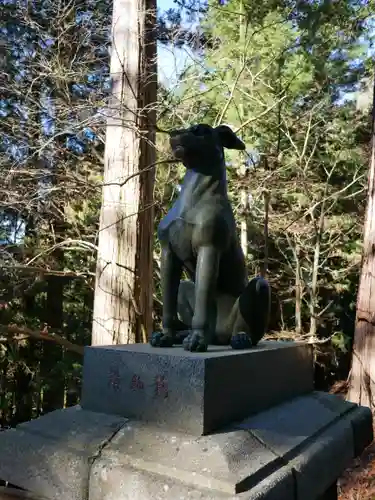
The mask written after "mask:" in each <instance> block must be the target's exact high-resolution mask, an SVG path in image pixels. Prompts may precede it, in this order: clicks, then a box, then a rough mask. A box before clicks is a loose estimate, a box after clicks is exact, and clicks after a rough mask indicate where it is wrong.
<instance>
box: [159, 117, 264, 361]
mask: <svg viewBox="0 0 375 500" xmlns="http://www.w3.org/2000/svg"><path fill="white" fill-rule="evenodd" d="M170 145H171V148H172V152H173V155H174V157H175V158H176V159H177V160H179V161H181V162H182V163H183V164H184V166H185V167H186V174H185V177H184V181H183V185H182V189H181V192H180V194H179V196H178V198H177V200H176V202H175V203H174V205H173V206H172V208H171V210H170V211H169V212H168V213H167V215H166V216H165V217H164V219H162V221H161V222H160V225H159V227H158V237H159V240H160V243H161V247H162V254H161V288H162V299H163V319H162V321H163V332H162V333H154V334H153V335H152V337H151V340H150V342H151V345H153V346H155V347H158V346H161V347H167V346H172V345H173V344H174V343H178V340H179V332H180V330H182V329H185V330H189V331H188V334H187V336H186V337H185V338H184V340H183V346H184V349H186V350H189V351H198V352H204V351H206V350H207V346H208V344H212V343H214V344H231V346H232V347H233V349H246V348H249V347H251V346H255V345H256V344H257V343H258V342H259V340H260V339H261V338H262V337H263V335H264V333H265V331H266V329H267V324H268V318H269V308H270V288H269V285H268V283H267V281H266V280H264V279H263V278H261V277H256V278H254V279H252V280H251V281H250V282H248V281H247V274H246V265H245V259H244V255H243V252H242V250H241V246H240V244H239V240H238V236H237V232H236V224H235V220H234V215H233V210H232V207H231V205H230V202H229V199H228V194H227V182H226V170H225V159H224V148H228V149H237V150H244V149H245V145H244V143H243V142H242V141H241V140H240V139H239V138H238V137H237V136H236V135H235V134H234V132H233V131H232V130H231V129H230V128H229V127H227V126H225V125H221V126H219V127H216V128H212V127H211V126H209V125H195V126H192V127H190V128H188V129H186V130H175V131H173V132H171V133H170ZM183 269H185V271H186V272H187V274H188V276H189V277H190V279H191V281H180V280H181V275H182V271H183ZM180 341H181V332H180Z"/></svg>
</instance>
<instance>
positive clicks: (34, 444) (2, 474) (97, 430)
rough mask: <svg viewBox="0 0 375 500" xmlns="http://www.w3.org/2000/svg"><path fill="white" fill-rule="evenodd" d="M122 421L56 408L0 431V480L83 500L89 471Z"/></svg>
mask: <svg viewBox="0 0 375 500" xmlns="http://www.w3.org/2000/svg"><path fill="white" fill-rule="evenodd" d="M125 421H126V419H124V418H120V417H118V416H114V415H105V414H97V413H93V412H90V411H83V410H82V409H81V408H80V407H79V406H76V407H73V408H69V409H66V410H58V411H55V412H52V413H49V414H48V415H45V416H43V417H40V418H38V419H36V420H33V421H31V422H27V423H25V424H22V425H20V426H18V427H17V428H16V429H12V430H7V431H3V432H1V433H0V478H1V479H2V480H4V481H9V482H10V483H12V484H15V485H17V486H19V487H22V488H25V489H26V490H29V491H31V492H33V493H35V494H37V495H40V496H44V497H46V498H49V499H54V500H86V499H87V490H88V482H89V475H90V467H91V464H92V463H93V461H94V459H95V457H96V456H97V455H98V454H99V453H100V451H101V449H102V448H103V446H105V444H106V443H107V442H108V440H110V439H111V438H112V436H113V434H115V433H116V431H117V430H119V429H120V428H121V426H122V425H123V424H124V423H125Z"/></svg>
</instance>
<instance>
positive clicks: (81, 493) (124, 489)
mask: <svg viewBox="0 0 375 500" xmlns="http://www.w3.org/2000/svg"><path fill="white" fill-rule="evenodd" d="M371 440H372V417H371V412H370V410H369V409H365V408H359V407H358V406H357V405H354V404H351V403H346V402H344V401H342V400H340V399H339V398H338V397H336V396H332V395H328V394H324V393H318V392H313V393H311V394H309V395H306V396H301V397H298V398H295V399H294V400H292V401H288V402H286V403H284V404H282V405H279V406H277V407H274V408H272V409H270V410H267V411H264V412H262V413H261V414H258V415H254V416H252V417H249V418H247V419H245V420H243V421H242V422H239V423H237V424H234V425H233V424H232V425H231V426H229V427H228V426H227V427H226V428H225V429H222V430H221V431H218V432H216V433H215V434H212V435H209V436H200V437H196V436H194V435H191V434H190V435H189V434H187V433H183V432H178V431H171V430H166V429H163V428H161V427H160V426H156V425H155V424H154V425H150V424H147V423H145V422H142V421H135V420H128V419H124V418H121V417H116V416H111V415H106V414H99V413H94V412H90V411H85V410H82V409H81V408H80V407H74V408H70V409H67V410H60V411H56V412H53V413H50V414H48V415H46V416H44V417H41V418H39V419H37V420H34V421H32V422H28V423H26V424H22V425H20V426H19V427H18V428H17V429H15V430H9V431H4V432H1V433H0V478H1V479H4V480H8V481H9V482H11V483H13V484H16V485H18V486H21V487H23V488H25V489H27V490H29V491H32V492H33V493H35V494H37V495H40V496H44V497H46V498H48V499H51V500H52V499H53V500H57V499H64V500H65V499H67V500H138V499H139V500H185V499H186V500H198V499H202V500H203V499H205V500H236V499H237V500H310V499H311V500H316V499H317V498H318V497H319V496H320V495H321V494H322V493H323V492H324V491H325V490H326V489H327V488H329V487H330V486H331V485H332V484H333V483H334V482H335V481H336V479H337V478H338V476H339V475H341V473H342V472H343V470H344V469H345V468H346V466H347V465H348V464H349V461H350V460H351V459H352V458H353V457H354V456H355V455H356V454H358V453H360V452H361V451H362V449H363V447H365V446H366V445H367V444H369V443H370V442H371Z"/></svg>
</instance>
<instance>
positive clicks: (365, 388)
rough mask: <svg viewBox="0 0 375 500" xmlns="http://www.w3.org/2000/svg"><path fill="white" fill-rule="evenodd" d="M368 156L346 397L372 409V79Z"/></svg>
mask: <svg viewBox="0 0 375 500" xmlns="http://www.w3.org/2000/svg"><path fill="white" fill-rule="evenodd" d="M371 142H372V144H371V156H370V164H369V175H368V195H367V196H368V198H367V210H366V219H365V228H364V244H363V258H362V272H361V279H360V283H359V289H358V298H357V315H356V325H355V333H354V345H353V355H352V368H351V374H350V382H349V391H348V396H347V398H348V400H349V401H353V402H355V403H358V404H361V405H365V406H369V407H370V408H372V409H373V408H374V396H373V394H372V391H373V390H374V380H375V378H374V377H375V78H374V89H373V106H372V135H371Z"/></svg>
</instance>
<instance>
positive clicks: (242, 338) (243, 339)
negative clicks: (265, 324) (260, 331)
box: [230, 332, 253, 349]
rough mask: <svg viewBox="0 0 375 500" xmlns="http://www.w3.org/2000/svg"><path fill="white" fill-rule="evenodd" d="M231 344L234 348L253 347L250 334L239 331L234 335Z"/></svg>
mask: <svg viewBox="0 0 375 500" xmlns="http://www.w3.org/2000/svg"><path fill="white" fill-rule="evenodd" d="M230 345H231V346H232V349H250V347H253V343H252V342H251V338H250V336H249V335H248V334H247V333H245V332H238V333H235V334H234V335H232V338H231V340H230Z"/></svg>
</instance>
